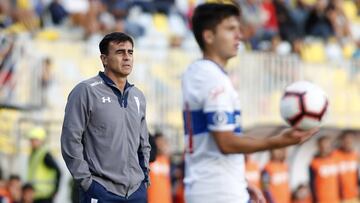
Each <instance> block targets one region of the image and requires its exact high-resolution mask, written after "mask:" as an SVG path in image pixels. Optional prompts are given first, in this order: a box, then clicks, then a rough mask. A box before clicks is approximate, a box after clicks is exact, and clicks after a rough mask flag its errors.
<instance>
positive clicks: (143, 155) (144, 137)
mask: <svg viewBox="0 0 360 203" xmlns="http://www.w3.org/2000/svg"><path fill="white" fill-rule="evenodd" d="M143 101H144V102H143V104H144V105H143V110H142V112H143V113H142V115H143V116H142V118H141V124H140V128H141V129H140V146H139V149H138V158H139V164H140V166H141V168H142V170H143V172H144V176H145V178H144V182H145V183H146V184H147V185H149V184H150V179H149V171H150V168H149V159H150V151H151V146H150V143H149V132H148V129H147V124H146V104H145V103H146V101H145V98H143Z"/></svg>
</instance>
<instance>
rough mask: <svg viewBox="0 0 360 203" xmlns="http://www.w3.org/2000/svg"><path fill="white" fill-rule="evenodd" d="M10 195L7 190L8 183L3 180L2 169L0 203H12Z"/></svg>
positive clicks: (0, 170) (0, 171)
mask: <svg viewBox="0 0 360 203" xmlns="http://www.w3.org/2000/svg"><path fill="white" fill-rule="evenodd" d="M10 200H11V198H10V193H9V190H8V189H7V185H6V181H5V180H4V179H3V173H2V169H1V168H0V202H10Z"/></svg>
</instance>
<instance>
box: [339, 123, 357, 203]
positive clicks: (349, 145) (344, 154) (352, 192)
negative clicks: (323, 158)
mask: <svg viewBox="0 0 360 203" xmlns="http://www.w3.org/2000/svg"><path fill="white" fill-rule="evenodd" d="M355 134H356V132H355V131H351V130H345V131H344V132H343V133H342V134H341V135H340V138H339V141H340V143H339V144H340V146H339V148H338V149H337V150H335V151H334V152H333V156H334V157H335V159H336V161H337V162H338V169H339V181H340V183H339V184H340V197H341V201H342V202H343V203H359V199H358V195H359V191H358V190H359V174H358V170H359V155H358V153H357V152H356V151H355V150H354V147H353V143H354V137H355Z"/></svg>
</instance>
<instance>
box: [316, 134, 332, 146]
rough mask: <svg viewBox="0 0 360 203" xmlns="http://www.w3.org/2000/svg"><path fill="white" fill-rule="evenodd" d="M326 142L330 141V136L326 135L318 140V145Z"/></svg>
mask: <svg viewBox="0 0 360 203" xmlns="http://www.w3.org/2000/svg"><path fill="white" fill-rule="evenodd" d="M324 140H330V137H329V136H326V135H322V136H320V137H319V138H318V139H317V144H320V143H321V142H323V141H324Z"/></svg>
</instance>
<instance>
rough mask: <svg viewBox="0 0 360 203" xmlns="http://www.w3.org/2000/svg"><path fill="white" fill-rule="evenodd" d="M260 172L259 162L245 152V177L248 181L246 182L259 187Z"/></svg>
mask: <svg viewBox="0 0 360 203" xmlns="http://www.w3.org/2000/svg"><path fill="white" fill-rule="evenodd" d="M260 174H261V171H260V166H259V164H258V163H257V162H256V161H254V160H253V159H251V155H250V154H245V177H246V180H247V181H248V184H251V185H253V186H255V187H257V188H259V189H260V188H261V185H260Z"/></svg>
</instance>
